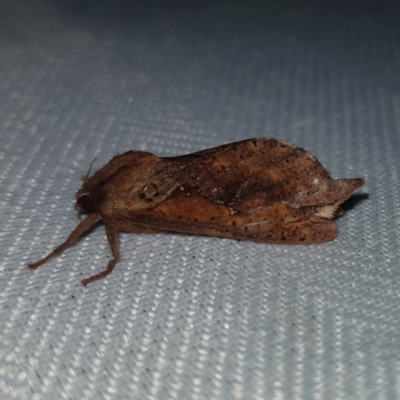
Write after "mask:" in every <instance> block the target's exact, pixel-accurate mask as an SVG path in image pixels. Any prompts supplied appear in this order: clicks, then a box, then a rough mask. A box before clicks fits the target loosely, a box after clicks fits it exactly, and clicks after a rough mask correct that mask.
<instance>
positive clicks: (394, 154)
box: [0, 0, 400, 400]
mask: <svg viewBox="0 0 400 400" xmlns="http://www.w3.org/2000/svg"><path fill="white" fill-rule="evenodd" d="M399 16H400V6H399V3H398V2H394V1H393V2H389V1H386V2H385V1H294V0H293V1H283V2H276V1H263V2H261V1H258V2H257V1H236V0H234V1H214V2H211V1H192V2H184V1H169V2H165V1H164V2H162V1H159V2H156V1H152V2H151V1H150V2H148V1H147V2H145V1H142V2H140V1H134V2H129V1H126V2H124V1H114V2H111V1H110V2H106V1H89V0H86V1H82V2H80V1H78V0H74V1H61V0H53V1H50V0H42V1H39V0H31V1H29V2H27V1H13V2H10V1H7V0H2V1H0V98H1V101H0V127H1V128H0V139H1V147H0V182H1V191H0V218H1V228H0V274H1V279H0V343H1V345H0V398H1V399H29V400H32V399H34V400H35V399H82V400H86V399H99V398H105V399H129V398H131V399H198V400H200V399H276V400H277V399H335V400H338V399H388V400H393V399H398V398H400V314H399V311H400V247H399V245H400V234H399V226H400V161H399V158H400V152H399V150H400V148H399V139H400V18H399ZM262 136H269V137H276V138H279V139H285V140H288V141H291V142H293V143H295V144H297V145H299V146H301V147H304V148H306V149H307V150H309V151H310V152H312V153H313V154H315V155H316V156H317V157H318V158H319V159H320V161H321V162H322V163H323V164H324V165H325V166H326V167H327V169H328V170H329V171H330V172H331V173H332V175H333V176H334V177H338V178H339V177H363V178H365V179H366V185H365V186H364V187H363V188H362V189H361V190H359V191H358V192H357V193H358V195H357V196H356V197H355V199H354V200H353V201H352V202H351V203H350V205H348V207H347V209H348V211H347V213H346V214H345V215H344V216H343V217H341V218H340V219H339V220H338V224H339V230H340V233H339V236H338V237H337V239H336V240H334V241H332V242H329V243H325V244H321V245H313V246H308V247H307V246H306V247H302V246H298V247H296V246H293V247H290V246H279V245H268V244H262V243H251V242H237V241H233V240H227V239H218V238H212V237H201V236H191V235H179V234H151V235H136V234H121V235H120V238H121V252H122V261H121V262H120V263H119V264H118V265H117V267H116V269H115V271H114V272H113V273H112V274H111V275H110V276H109V277H108V278H107V279H104V280H102V281H99V282H97V283H94V284H92V285H89V286H88V287H86V288H85V287H83V286H82V285H81V284H80V280H81V279H83V278H86V277H88V276H90V275H93V274H94V273H96V272H99V271H101V270H102V269H104V267H105V266H106V264H107V262H108V260H109V259H110V251H109V248H108V244H107V242H106V238H105V234H104V228H103V226H102V225H100V226H98V227H97V228H95V229H94V230H93V231H92V232H91V233H90V234H89V235H86V236H85V237H84V238H82V239H81V240H80V242H79V243H78V244H77V245H76V246H74V247H72V248H70V249H68V250H67V251H65V252H64V253H63V255H62V256H60V257H58V258H56V259H54V260H52V261H51V262H49V263H48V264H46V265H45V266H43V267H41V268H39V269H38V270H37V271H35V272H32V271H29V270H28V269H27V268H26V267H25V266H26V264H27V263H28V262H33V261H37V260H38V259H39V258H41V257H42V256H44V255H45V254H47V253H48V252H49V251H50V250H52V249H53V248H54V247H55V246H56V245H58V244H60V243H61V242H62V241H63V240H64V239H65V238H66V236H67V235H68V234H69V233H70V232H71V230H72V229H73V228H74V227H75V226H76V225H77V223H78V222H79V218H80V216H79V215H78V214H77V212H76V211H75V210H74V208H73V206H74V200H75V193H76V191H77V190H78V188H79V186H80V182H81V178H82V176H83V175H84V174H85V173H86V172H87V169H88V167H89V164H90V163H91V161H92V160H93V159H94V158H96V157H97V161H96V163H95V166H94V169H96V168H99V167H101V166H102V165H104V164H105V163H106V162H107V161H108V160H109V159H111V158H112V157H113V156H114V155H115V154H118V153H122V152H125V151H127V150H130V149H136V150H148V151H151V152H154V153H156V154H159V155H166V156H172V155H178V154H184V153H188V152H192V151H197V150H201V149H204V148H207V147H211V146H216V145H219V144H223V143H227V142H232V141H235V140H241V139H245V138H250V137H262Z"/></svg>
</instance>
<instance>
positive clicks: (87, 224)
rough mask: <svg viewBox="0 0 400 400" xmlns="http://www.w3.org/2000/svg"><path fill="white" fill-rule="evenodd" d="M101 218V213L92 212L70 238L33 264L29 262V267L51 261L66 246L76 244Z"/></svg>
mask: <svg viewBox="0 0 400 400" xmlns="http://www.w3.org/2000/svg"><path fill="white" fill-rule="evenodd" d="M100 220H101V216H100V215H99V214H90V215H89V216H88V217H86V218H85V219H84V220H83V221H82V222H81V223H80V224H79V225H78V226H77V227H76V228H75V229H74V230H73V231H72V233H71V234H70V235H69V236H68V239H67V240H66V241H65V242H64V243H62V244H60V246H58V247H56V248H55V249H54V250H53V251H52V252H51V253H50V254H49V255H47V256H46V257H44V258H42V259H41V260H39V261H37V262H35V263H33V264H28V268H30V269H36V268H37V267H40V266H41V265H43V264H44V263H46V262H47V261H49V260H50V259H51V258H53V257H55V256H57V255H59V254H60V253H62V252H63V251H64V250H65V249H66V248H68V247H70V246H72V245H73V244H75V243H76V242H77V241H78V239H79V238H80V237H81V236H82V234H83V233H85V232H86V231H87V230H89V229H90V228H91V227H92V226H93V225H94V224H95V223H96V222H98V221H100Z"/></svg>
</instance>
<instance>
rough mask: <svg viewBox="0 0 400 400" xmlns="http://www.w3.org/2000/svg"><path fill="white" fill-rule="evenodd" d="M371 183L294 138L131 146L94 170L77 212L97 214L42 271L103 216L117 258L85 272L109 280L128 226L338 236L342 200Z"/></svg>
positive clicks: (276, 236) (270, 239)
mask: <svg viewBox="0 0 400 400" xmlns="http://www.w3.org/2000/svg"><path fill="white" fill-rule="evenodd" d="M88 175H89V174H88ZM363 184H364V180H363V179H361V178H354V179H332V178H331V176H330V174H329V172H328V171H327V170H326V169H325V168H324V167H323V166H322V164H321V163H320V162H319V161H318V159H317V158H316V157H314V156H313V155H312V154H310V153H309V152H307V151H305V150H304V149H302V148H300V147H297V146H295V145H293V144H291V143H288V142H285V141H282V140H276V139H271V138H260V139H249V140H243V141H240V142H235V143H230V144H226V145H223V146H218V147H214V148H211V149H207V150H202V151H198V152H196V153H191V154H187V155H183V156H177V157H158V156H156V155H154V154H151V153H148V152H142V151H128V152H127V153H124V154H121V155H118V156H116V157H114V158H113V159H112V160H111V161H110V162H109V163H108V164H107V165H105V166H104V167H103V168H101V169H100V170H99V171H97V172H96V173H94V174H93V176H91V177H89V176H86V177H85V178H84V180H83V183H82V187H81V188H80V189H79V190H78V193H77V194H76V198H77V200H76V205H75V207H76V209H78V210H80V211H82V212H85V213H89V216H88V217H86V219H84V220H83V221H82V222H81V223H80V224H79V225H78V226H77V227H76V228H75V229H74V230H73V232H72V233H71V234H70V236H69V237H68V238H67V240H66V241H65V242H64V243H63V244H61V245H60V246H58V247H57V248H56V249H55V250H54V251H53V252H52V253H50V254H49V255H48V256H47V257H45V258H43V259H42V260H40V261H38V262H36V263H34V264H30V265H29V268H31V269H35V268H37V267H39V266H40V265H42V264H44V263H46V262H47V261H48V260H50V259H51V258H52V257H54V256H56V255H58V254H60V253H61V252H62V251H64V250H65V249H66V248H67V247H69V246H71V245H73V244H74V243H76V242H77V240H78V239H79V238H80V236H81V235H82V234H83V233H84V232H86V231H88V230H89V229H90V228H91V227H92V226H93V225H94V224H95V223H97V222H99V221H103V222H104V225H105V230H106V234H107V240H108V243H109V245H110V248H111V252H112V255H113V259H112V260H111V261H110V262H109V263H108V265H107V269H106V270H104V271H102V272H100V273H99V274H97V275H94V276H92V277H90V278H87V279H84V280H83V281H82V283H83V284H84V285H87V284H89V283H91V282H94V281H96V280H98V279H101V278H104V277H105V276H107V275H108V274H110V273H111V271H112V270H113V269H114V267H115V265H116V264H117V262H118V261H119V259H120V254H119V246H118V232H120V231H123V232H136V233H153V232H162V231H170V232H184V233H189V234H190V233H192V234H202V235H210V236H218V237H223V238H231V239H239V240H251V241H257V242H265V243H277V244H293V245H294V244H313V243H322V242H326V241H329V240H332V239H334V238H335V237H336V236H337V233H338V227H337V224H336V222H335V221H334V220H333V219H334V218H335V217H337V216H339V215H341V214H342V211H341V209H340V207H339V206H340V204H342V203H343V202H344V201H345V200H347V199H348V198H349V197H350V196H351V194H352V193H353V192H354V191H355V190H356V189H358V188H359V187H360V186H362V185H363Z"/></svg>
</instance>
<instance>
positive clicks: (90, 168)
mask: <svg viewBox="0 0 400 400" xmlns="http://www.w3.org/2000/svg"><path fill="white" fill-rule="evenodd" d="M96 160H97V157H96V158H95V159H94V160H93V161H92V162H91V163H90V165H89V170H88V172H87V174H86V175H85V176H84V177H83V178H82V180H83V182H86V181H87V180H88V179H89V175H90V172H91V171H92V167H93V164H94V163H95V162H96Z"/></svg>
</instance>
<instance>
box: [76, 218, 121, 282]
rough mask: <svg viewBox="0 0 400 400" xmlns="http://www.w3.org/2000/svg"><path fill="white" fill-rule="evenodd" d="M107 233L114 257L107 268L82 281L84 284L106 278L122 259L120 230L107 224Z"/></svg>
mask: <svg viewBox="0 0 400 400" xmlns="http://www.w3.org/2000/svg"><path fill="white" fill-rule="evenodd" d="M106 234H107V240H108V243H109V245H110V248H111V253H112V255H113V257H114V258H113V259H112V260H110V262H109V263H108V265H107V269H106V270H104V271H102V272H100V273H99V274H97V275H93V276H91V277H89V278H86V279H84V280H83V281H82V285H84V286H86V285H88V284H89V283H92V282H94V281H98V280H99V279H103V278H105V277H106V276H107V275H109V274H111V272H112V270H113V269H114V267H115V265H116V264H117V262H118V261H119V260H120V255H119V244H118V231H116V230H114V229H111V228H110V227H108V226H107V225H106Z"/></svg>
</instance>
